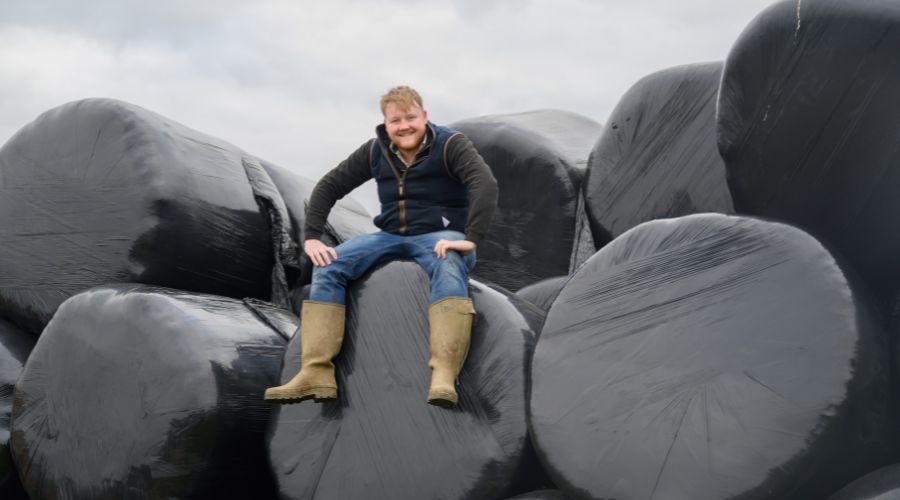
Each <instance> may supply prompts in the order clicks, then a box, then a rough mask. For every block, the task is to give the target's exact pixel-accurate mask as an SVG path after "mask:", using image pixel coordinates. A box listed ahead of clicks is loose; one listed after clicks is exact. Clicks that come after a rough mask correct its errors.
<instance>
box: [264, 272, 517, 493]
mask: <svg viewBox="0 0 900 500" xmlns="http://www.w3.org/2000/svg"><path fill="white" fill-rule="evenodd" d="M470 289H471V293H472V299H473V301H474V303H475V308H476V310H477V311H478V317H477V320H476V323H475V326H474V328H473V331H472V344H471V347H470V350H469V356H468V359H467V361H466V364H465V366H464V368H463V370H462V373H461V374H460V386H459V388H458V392H459V396H460V403H459V406H458V407H457V408H455V409H452V410H448V409H444V408H438V407H435V406H431V405H428V404H426V402H425V399H426V394H427V392H428V384H429V381H430V377H431V370H430V369H429V368H428V358H429V350H428V315H427V307H428V304H427V297H428V278H427V276H426V275H425V273H424V272H423V271H422V270H421V268H420V267H419V266H418V265H417V264H415V263H413V262H409V261H396V262H392V263H389V264H387V265H384V266H381V267H378V268H376V269H375V270H373V271H372V272H370V273H369V274H367V275H366V276H364V277H363V278H361V279H360V280H358V281H356V282H354V283H353V284H352V285H351V286H350V288H349V293H348V307H347V311H348V314H347V328H346V333H345V337H344V343H343V347H342V350H341V353H340V355H338V357H337V358H336V360H335V365H336V367H337V368H336V372H337V381H338V387H339V388H338V398H339V399H338V401H337V402H335V403H326V404H314V403H312V402H303V403H301V404H298V405H290V406H283V407H280V408H278V409H277V410H276V411H275V412H274V414H273V421H272V426H271V432H270V441H269V450H270V461H271V463H272V466H273V468H274V471H275V475H276V478H277V482H278V490H279V495H280V496H281V498H283V499H292V498H297V499H332V498H367V499H398V498H443V499H463V498H498V497H501V495H502V494H504V493H505V492H506V491H507V489H509V488H510V487H511V486H513V485H512V484H511V483H512V482H513V479H514V477H515V476H516V474H517V472H518V470H519V468H520V466H521V465H522V457H523V452H524V450H525V447H526V443H527V426H526V420H525V410H526V400H525V391H526V380H525V376H526V361H527V359H528V357H529V353H530V352H531V350H530V346H529V343H530V341H531V339H532V338H533V335H534V334H533V332H532V331H531V330H530V327H529V326H528V324H527V322H526V321H525V319H524V318H523V317H522V315H521V314H520V313H519V312H518V311H517V309H516V308H515V306H513V305H512V303H510V302H509V301H508V300H507V299H506V297H504V296H503V295H502V294H500V293H498V292H496V291H494V290H492V289H490V288H488V287H486V286H483V285H480V284H478V283H476V282H472V283H471V288H470ZM300 335H302V325H301V330H300ZM299 366H300V339H299V335H298V336H295V338H294V339H293V340H292V341H291V342H290V344H289V345H288V348H287V353H286V355H285V365H284V369H283V371H282V380H284V381H287V380H289V379H290V378H291V377H292V376H293V375H294V374H295V373H296V372H297V369H298V368H299Z"/></svg>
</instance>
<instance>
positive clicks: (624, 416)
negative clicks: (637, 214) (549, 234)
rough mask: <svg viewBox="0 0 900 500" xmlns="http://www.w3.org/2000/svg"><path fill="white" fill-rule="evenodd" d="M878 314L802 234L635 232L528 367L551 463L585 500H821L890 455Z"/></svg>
mask: <svg viewBox="0 0 900 500" xmlns="http://www.w3.org/2000/svg"><path fill="white" fill-rule="evenodd" d="M867 301H868V299H865V298H864V297H863V295H862V292H861V291H860V289H858V288H855V287H851V285H850V284H849V283H848V279H847V278H846V277H845V274H844V273H843V272H842V270H841V268H840V267H839V266H838V264H837V262H836V261H835V259H834V258H833V257H832V256H831V255H830V254H829V253H828V252H827V251H826V250H825V249H824V248H823V247H822V245H821V244H820V243H819V242H818V241H817V240H815V239H814V238H812V237H811V236H809V235H808V234H806V233H804V232H802V231H800V230H799V229H796V228H794V227H791V226H787V225H784V224H778V223H772V222H764V221H760V220H754V219H748V218H741V217H734V216H726V215H719V214H703V215H693V216H686V217H682V218H677V219H668V220H660V221H653V222H647V223H644V224H642V225H639V226H637V227H636V228H634V229H633V230H631V231H628V232H626V233H625V234H623V235H622V236H620V237H619V238H617V239H616V240H614V241H613V242H611V243H610V244H609V245H607V246H606V247H604V248H603V249H601V250H600V251H599V252H597V254H596V255H594V257H592V258H591V259H589V260H588V261H587V262H586V263H585V265H584V266H583V267H582V268H581V269H580V270H579V271H578V272H577V273H576V274H575V275H574V276H573V277H572V279H571V280H570V281H569V282H568V283H567V284H566V286H565V287H564V288H563V290H562V292H561V293H560V295H559V297H557V299H556V301H555V302H554V303H553V306H552V307H551V308H550V312H549V314H548V316H547V321H546V323H545V325H544V329H543V331H542V332H541V336H540V338H539V339H538V342H537V346H536V348H535V356H534V362H533V369H532V374H533V375H532V383H533V385H532V398H531V419H532V420H531V422H532V428H531V430H532V436H533V438H534V443H535V448H536V449H537V451H538V455H539V456H540V457H541V458H542V461H543V463H544V464H545V466H546V467H547V468H548V472H550V474H551V477H553V479H554V483H555V484H556V485H557V486H560V487H561V489H563V490H565V491H568V492H570V493H573V494H578V495H580V496H586V497H593V498H607V499H626V498H628V499H636V498H640V499H649V498H691V499H694V500H704V499H726V498H741V499H747V500H751V499H771V498H792V499H793V498H796V499H807V498H809V499H813V498H825V497H826V496H827V495H828V494H830V493H831V492H833V491H835V490H836V489H837V488H839V487H841V486H842V485H844V484H846V483H848V482H849V481H850V480H852V479H853V478H855V477H858V476H860V475H862V474H864V473H865V472H866V471H869V470H872V469H874V468H875V467H878V466H881V465H884V464H885V463H887V462H886V460H887V458H886V456H887V454H888V453H889V450H890V449H891V448H892V447H893V446H894V444H893V442H892V441H891V439H890V437H889V436H891V434H890V433H889V432H888V430H889V429H890V428H892V427H893V426H894V423H893V421H892V420H891V418H890V416H889V414H888V411H889V399H890V398H889V369H888V360H887V357H886V355H887V349H886V346H887V342H886V341H887V336H886V334H885V332H884V330H883V329H882V328H881V327H880V326H878V325H879V324H878V322H877V321H876V318H875V317H873V315H872V313H871V312H870V309H871V308H870V304H868V303H867Z"/></svg>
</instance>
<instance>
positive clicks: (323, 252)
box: [303, 240, 338, 267]
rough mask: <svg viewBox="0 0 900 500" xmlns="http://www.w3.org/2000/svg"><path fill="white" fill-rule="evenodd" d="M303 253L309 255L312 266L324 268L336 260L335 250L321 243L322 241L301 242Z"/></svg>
mask: <svg viewBox="0 0 900 500" xmlns="http://www.w3.org/2000/svg"><path fill="white" fill-rule="evenodd" d="M303 251H304V252H306V255H309V258H310V260H312V261H313V264H315V265H317V266H319V267H325V266H327V265H328V264H331V261H333V260H337V258H338V255H337V250H335V249H334V248H332V247H330V246H328V245H326V244H325V243H322V240H306V241H304V242H303Z"/></svg>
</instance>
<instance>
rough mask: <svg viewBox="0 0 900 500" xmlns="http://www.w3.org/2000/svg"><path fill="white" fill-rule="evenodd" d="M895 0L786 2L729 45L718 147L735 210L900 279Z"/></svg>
mask: <svg viewBox="0 0 900 500" xmlns="http://www.w3.org/2000/svg"><path fill="white" fill-rule="evenodd" d="M898 53H900V3H898V2H895V1H892V0H866V1H858V2H848V1H843V0H818V1H810V2H802V3H801V2H798V1H793V0H792V1H781V2H778V3H777V4H774V5H772V6H771V7H769V8H768V9H767V10H765V11H763V12H762V13H761V14H760V15H758V16H757V17H756V19H754V20H753V21H752V22H751V23H750V25H749V26H748V27H747V28H746V29H745V30H744V32H743V33H742V34H741V35H740V37H739V38H738V40H737V41H736V42H735V44H734V46H733V47H732V48H731V52H730V53H729V55H728V57H727V59H726V62H725V68H724V72H723V79H722V88H721V91H720V94H719V104H718V116H717V121H718V142H719V149H720V151H721V154H722V157H723V158H724V160H725V163H726V165H727V172H728V184H729V187H730V188H731V192H732V195H733V196H734V205H735V208H736V210H737V211H738V212H739V213H744V214H753V215H761V216H765V217H768V218H773V219H777V220H782V221H786V222H790V223H792V224H796V225H798V226H800V227H803V228H805V229H806V230H807V231H809V232H811V233H813V234H815V235H816V236H817V237H820V238H822V239H823V241H827V242H829V243H830V244H831V245H833V246H834V248H835V249H836V250H837V251H839V252H840V253H841V254H843V255H844V256H845V257H846V258H847V259H849V260H850V261H851V263H852V265H853V266H854V267H855V268H856V269H857V270H858V272H859V273H860V274H862V275H863V276H864V277H865V278H866V279H867V280H868V281H869V283H870V286H873V287H876V288H888V289H895V288H897V286H898V282H900V259H897V255H898V254H900V232H898V231H897V227H898V225H900V196H897V193H898V192H900V169H897V168H895V167H896V166H897V164H898V163H900V148H898V147H897V144H898V133H897V131H898V130H900V99H897V89H898V88H900V71H898V65H897V54H898Z"/></svg>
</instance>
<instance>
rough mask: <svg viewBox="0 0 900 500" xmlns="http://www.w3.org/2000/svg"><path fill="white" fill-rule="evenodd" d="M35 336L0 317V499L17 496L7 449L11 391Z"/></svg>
mask: <svg viewBox="0 0 900 500" xmlns="http://www.w3.org/2000/svg"><path fill="white" fill-rule="evenodd" d="M34 343H35V338H34V336H32V335H29V334H28V333H25V332H23V331H22V330H20V329H19V328H17V327H16V326H14V325H12V324H10V323H8V322H6V321H3V320H0V498H4V499H6V498H18V497H16V496H14V494H13V493H14V492H21V485H20V484H19V479H18V475H17V472H16V468H15V465H14V464H13V461H12V455H11V454H10V451H9V435H10V430H11V429H12V409H13V390H14V388H15V384H16V380H18V379H19V376H20V375H21V374H22V369H23V368H24V367H25V360H27V359H28V355H29V354H30V353H31V350H32V349H34Z"/></svg>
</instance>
